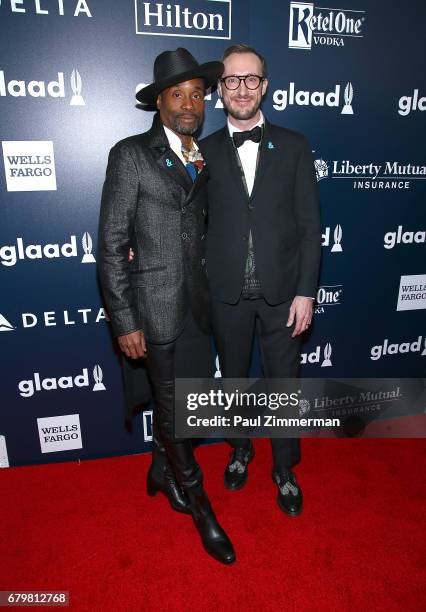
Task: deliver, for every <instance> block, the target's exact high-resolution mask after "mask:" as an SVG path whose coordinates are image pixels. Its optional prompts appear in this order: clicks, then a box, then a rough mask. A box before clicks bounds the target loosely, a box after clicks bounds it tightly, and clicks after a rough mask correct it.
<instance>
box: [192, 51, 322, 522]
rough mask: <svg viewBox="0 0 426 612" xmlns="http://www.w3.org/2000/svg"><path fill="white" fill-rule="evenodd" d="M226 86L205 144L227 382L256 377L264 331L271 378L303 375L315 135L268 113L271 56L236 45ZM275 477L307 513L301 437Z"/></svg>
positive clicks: (242, 466) (313, 256)
mask: <svg viewBox="0 0 426 612" xmlns="http://www.w3.org/2000/svg"><path fill="white" fill-rule="evenodd" d="M223 63H224V66H225V71H224V73H223V76H222V78H221V79H220V80H219V83H218V91H219V95H220V97H221V99H222V102H223V105H224V107H225V110H226V111H227V114H228V120H227V125H226V126H225V127H224V128H222V129H221V130H219V131H217V132H215V133H214V134H212V135H211V136H209V137H207V138H206V139H204V140H203V141H201V143H200V147H201V150H202V152H203V155H204V158H205V159H206V162H207V166H208V168H209V174H210V181H209V187H208V189H209V229H208V240H207V272H208V276H209V283H210V289H211V293H212V298H213V327H214V334H215V340H216V345H217V349H218V353H219V360H220V365H221V371H222V375H223V376H225V377H229V378H245V377H247V376H248V370H249V364H250V359H251V351H252V341H253V336H254V333H255V332H256V333H257V336H258V340H259V344H260V348H261V355H262V366H263V370H264V374H265V376H266V377H269V378H295V377H297V375H298V369H299V363H300V346H301V334H302V333H303V332H305V331H306V330H307V329H308V328H309V326H310V324H311V321H312V313H313V301H314V296H315V294H316V287H317V279H318V272H319V263H320V253H321V231H320V217H319V198H318V189H317V183H316V178H315V170H314V162H313V158H312V153H311V149H310V146H309V143H308V141H307V140H306V138H305V137H304V136H303V135H302V134H299V133H297V132H293V131H291V130H288V129H284V128H282V127H278V126H276V125H273V124H271V123H269V121H267V120H266V119H265V117H264V116H263V113H262V111H261V110H260V105H261V101H262V98H263V96H264V95H265V93H266V89H267V86H268V81H267V78H266V62H265V59H264V58H263V57H262V56H261V55H260V54H259V53H258V52H257V51H256V50H255V49H253V48H252V47H249V46H247V45H233V46H231V47H229V48H228V49H226V51H225V53H224V56H223ZM228 442H229V443H230V445H231V446H232V451H231V454H230V459H229V461H228V464H227V466H226V469H225V486H226V487H227V488H228V489H231V490H237V489H241V488H242V487H243V486H244V485H245V483H246V481H247V476H248V464H249V462H250V461H251V459H252V458H253V456H254V447H253V445H252V443H251V441H250V440H249V439H242V438H236V439H229V440H228ZM271 442H272V452H273V464H274V465H273V472H272V476H273V480H274V482H275V483H276V485H277V489H278V495H277V501H278V505H279V507H280V509H281V510H282V511H283V512H285V513H286V514H288V515H290V516H297V515H298V514H300V512H301V511H302V505H303V502H302V490H301V487H300V485H299V484H298V482H297V480H296V477H295V474H294V472H293V470H292V469H291V468H292V467H293V466H294V465H295V464H296V463H298V461H299V460H300V444H299V440H298V439H295V438H287V439H277V438H273V439H272V440H271Z"/></svg>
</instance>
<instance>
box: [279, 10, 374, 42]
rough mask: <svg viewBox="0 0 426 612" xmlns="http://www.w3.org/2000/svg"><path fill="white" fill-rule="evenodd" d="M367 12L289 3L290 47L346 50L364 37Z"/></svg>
mask: <svg viewBox="0 0 426 612" xmlns="http://www.w3.org/2000/svg"><path fill="white" fill-rule="evenodd" d="M364 21H365V11H357V10H351V9H339V8H323V7H315V5H314V3H313V2H290V20H289V30H288V46H289V48H290V49H303V50H305V51H310V50H311V49H312V45H313V44H314V45H325V46H333V47H344V46H345V41H347V40H348V39H350V38H362V37H363V31H362V28H363V24H364Z"/></svg>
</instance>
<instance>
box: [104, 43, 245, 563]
mask: <svg viewBox="0 0 426 612" xmlns="http://www.w3.org/2000/svg"><path fill="white" fill-rule="evenodd" d="M222 71H223V64H222V63H221V62H208V63H206V64H201V65H200V64H198V62H197V61H196V60H195V58H194V57H193V56H192V55H191V54H190V53H189V51H187V50H186V49H183V48H179V49H177V50H176V51H165V52H164V53H161V54H160V55H159V56H158V57H157V58H156V60H155V63H154V82H153V83H152V84H151V85H149V86H147V87H144V88H143V89H141V90H140V91H139V92H138V93H137V95H136V97H137V99H138V101H139V102H141V103H142V104H143V105H146V106H147V107H153V106H154V107H155V106H156V107H157V109H158V111H159V112H158V113H157V114H156V115H155V117H154V121H153V125H152V127H151V129H150V130H149V131H148V132H145V133H144V134H140V135H138V136H132V137H130V138H126V139H124V140H122V141H120V142H119V143H117V144H116V145H115V146H114V147H113V148H112V149H111V152H110V155H109V161H108V168H107V173H106V180H105V184H104V188H103V193H102V205H101V215H100V226H99V271H100V278H101V283H102V288H103V293H104V297H105V301H106V304H107V310H108V313H109V316H110V318H111V323H112V329H113V333H114V335H115V336H116V337H117V339H118V343H119V346H120V348H121V350H122V351H123V353H124V354H125V355H126V356H127V357H128V358H131V359H138V358H140V357H146V363H147V369H148V374H149V378H150V381H151V384H152V391H153V396H154V418H153V431H154V438H155V444H154V450H153V460H152V465H151V467H150V470H149V473H148V482H147V490H148V493H149V494H150V495H155V493H157V492H158V491H161V492H162V493H164V494H165V495H166V496H167V497H168V499H169V502H170V504H171V506H172V508H173V509H175V510H177V511H179V512H184V513H187V514H191V515H192V517H193V519H194V523H195V526H196V527H197V529H198V532H199V534H200V536H201V539H202V542H203V545H204V547H205V549H206V550H207V552H208V553H209V554H210V555H212V556H213V557H214V558H215V559H217V560H218V561H221V562H222V563H232V562H233V561H234V560H235V553H234V550H233V547H232V544H231V542H230V540H229V538H228V537H227V535H226V533H225V532H224V530H223V529H222V527H221V526H220V525H219V523H218V521H217V519H216V517H215V515H214V512H213V510H212V508H211V506H210V503H209V500H208V498H207V495H206V493H205V491H204V489H203V484H202V473H201V470H200V467H199V465H198V464H197V462H196V460H195V458H194V454H193V450H192V444H191V441H190V440H181V439H179V440H178V439H176V438H175V436H174V422H173V420H174V419H173V411H174V379H175V377H192V378H196V377H206V376H208V375H209V371H210V368H211V359H210V337H209V332H210V302H209V293H208V286H207V276H206V271H205V255H204V248H205V247H204V245H205V239H204V238H205V225H206V215H207V190H206V182H207V170H206V169H205V168H204V160H203V158H202V155H201V153H200V151H199V150H198V146H197V144H196V142H195V140H194V137H193V134H194V133H195V132H196V131H197V130H198V128H199V127H200V125H201V123H202V120H203V111H204V94H205V90H206V89H207V88H208V87H210V86H211V85H213V84H214V83H215V82H216V81H217V79H218V78H219V77H220V75H221V74H222ZM130 248H131V249H132V250H133V253H134V256H133V258H132V260H131V261H130V262H129V257H128V255H129V249H130Z"/></svg>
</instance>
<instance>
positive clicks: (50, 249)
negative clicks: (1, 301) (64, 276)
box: [0, 232, 96, 267]
mask: <svg viewBox="0 0 426 612" xmlns="http://www.w3.org/2000/svg"><path fill="white" fill-rule="evenodd" d="M81 244H82V247H83V252H84V255H83V256H82V259H81V263H84V264H87V263H96V259H95V257H94V256H93V255H92V248H93V245H92V238H91V236H90V234H89V232H84V234H83V239H82V241H81ZM77 256H78V253H77V236H75V235H72V236H70V241H69V242H64V243H62V244H59V243H50V244H44V245H42V244H27V245H25V243H24V240H23V238H21V237H19V238H17V239H16V246H15V245H7V246H0V263H1V264H2V265H3V266H6V267H11V266H15V265H16V264H17V262H18V261H22V260H24V259H33V260H34V259H43V258H45V259H57V258H58V257H77Z"/></svg>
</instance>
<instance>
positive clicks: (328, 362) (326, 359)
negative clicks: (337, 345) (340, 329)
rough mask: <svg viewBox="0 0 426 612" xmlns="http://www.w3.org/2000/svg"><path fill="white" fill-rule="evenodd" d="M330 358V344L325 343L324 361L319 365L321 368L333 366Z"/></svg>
mask: <svg viewBox="0 0 426 612" xmlns="http://www.w3.org/2000/svg"><path fill="white" fill-rule="evenodd" d="M330 357H331V344H330V342H327V344H326V345H325V347H324V361H323V362H322V364H321V367H322V368H326V367H329V366H331V365H333V364H332V363H331V359H330Z"/></svg>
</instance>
